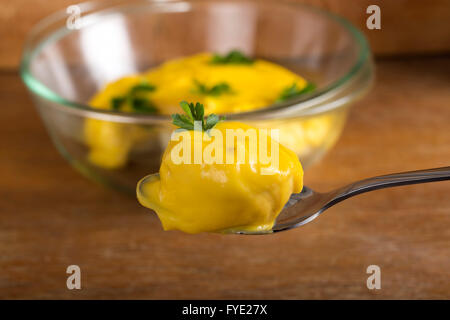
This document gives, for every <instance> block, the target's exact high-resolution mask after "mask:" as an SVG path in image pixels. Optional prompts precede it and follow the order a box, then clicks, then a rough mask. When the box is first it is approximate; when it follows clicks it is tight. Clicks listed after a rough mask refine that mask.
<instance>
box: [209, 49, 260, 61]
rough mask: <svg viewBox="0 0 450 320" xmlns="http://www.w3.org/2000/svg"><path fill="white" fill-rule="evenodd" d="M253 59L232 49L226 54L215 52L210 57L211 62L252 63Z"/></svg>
mask: <svg viewBox="0 0 450 320" xmlns="http://www.w3.org/2000/svg"><path fill="white" fill-rule="evenodd" d="M253 62H254V60H253V59H252V58H249V57H247V56H246V55H244V54H243V53H242V52H240V51H238V50H232V51H230V52H229V53H228V54H226V55H220V54H215V55H214V56H213V57H212V59H211V63H212V64H252V63H253Z"/></svg>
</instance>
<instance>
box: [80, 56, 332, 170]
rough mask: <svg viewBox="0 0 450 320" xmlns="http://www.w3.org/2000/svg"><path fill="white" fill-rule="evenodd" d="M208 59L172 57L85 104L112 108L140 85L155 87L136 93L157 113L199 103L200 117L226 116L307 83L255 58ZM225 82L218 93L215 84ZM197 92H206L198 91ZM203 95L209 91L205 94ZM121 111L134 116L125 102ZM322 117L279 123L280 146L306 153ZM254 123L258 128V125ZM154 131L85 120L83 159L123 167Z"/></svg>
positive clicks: (321, 128) (321, 134)
mask: <svg viewBox="0 0 450 320" xmlns="http://www.w3.org/2000/svg"><path fill="white" fill-rule="evenodd" d="M212 57H213V55H212V54H209V53H201V54H197V55H193V56H189V57H184V58H180V59H174V60H171V61H168V62H166V63H163V64H162V65H160V66H158V67H156V68H154V69H151V70H149V71H148V72H145V73H143V74H138V75H131V76H127V77H124V78H122V79H119V80H117V81H115V82H112V83H109V84H107V85H106V87H105V88H104V89H102V90H101V91H100V92H98V93H97V94H96V95H95V96H94V97H93V98H92V100H91V101H90V105H91V106H92V107H94V108H99V109H112V108H113V105H112V103H111V101H112V100H113V99H115V98H117V97H122V96H125V95H127V93H129V92H130V90H132V88H133V87H134V86H136V85H139V84H140V83H147V84H151V85H152V86H154V90H152V91H148V92H141V93H140V95H139V96H140V97H141V98H145V99H147V100H148V101H150V102H151V104H152V105H153V106H154V107H155V108H156V112H157V113H159V114H165V115H169V114H172V113H175V112H177V111H178V103H179V102H180V101H182V100H187V101H198V102H200V103H202V104H203V105H204V108H205V114H206V115H207V114H211V113H216V114H226V113H235V112H243V111H250V110H255V109H259V108H263V107H266V106H268V105H271V104H273V103H274V102H276V101H277V99H278V98H279V97H280V93H281V92H282V91H283V90H284V89H286V88H287V87H289V86H292V85H295V86H296V87H297V88H298V89H299V90H301V89H302V88H304V87H305V86H306V85H307V81H305V79H303V78H302V77H300V76H298V75H296V74H294V73H293V72H291V71H289V70H287V69H286V68H284V67H281V66H279V65H277V64H274V63H271V62H268V61H264V60H260V59H256V60H254V62H253V63H251V64H213V63H211V60H212ZM224 84H226V88H225V89H226V90H222V91H220V94H217V92H216V93H215V92H214V90H213V89H214V87H215V86H223V85H224ZM202 88H203V89H205V88H206V91H207V93H206V94H205V90H203V91H202ZM208 91H211V92H209V93H208ZM120 110H121V111H124V112H134V111H135V110H133V108H132V106H131V105H130V104H129V102H128V101H124V102H123V104H122V106H121V109H120ZM331 120H332V119H330V117H328V116H327V115H324V116H321V117H318V118H317V117H316V118H311V120H302V121H301V122H299V121H290V122H285V123H281V124H280V125H279V126H278V128H279V129H280V131H281V134H280V142H281V143H283V144H285V145H286V146H287V147H289V148H291V149H293V150H294V151H295V152H296V153H297V154H302V153H305V152H308V150H309V149H310V148H312V147H315V146H318V145H320V144H321V143H322V142H323V141H324V139H325V136H326V133H327V132H328V131H329V129H330V126H331V122H332V121H331ZM255 125H257V126H259V124H258V123H255ZM157 134H158V133H157V132H151V130H149V129H148V128H144V127H142V126H138V125H130V124H120V123H112V122H108V121H102V120H95V119H88V120H87V121H86V123H85V126H84V140H85V141H86V144H87V145H88V148H89V153H88V160H89V161H90V162H91V163H92V164H94V165H96V166H98V167H102V168H105V169H117V168H121V167H123V166H125V165H126V164H127V161H128V157H129V153H130V152H131V151H132V149H133V148H135V147H136V146H137V145H139V144H140V143H142V142H145V141H146V140H149V139H152V138H157V137H152V135H157Z"/></svg>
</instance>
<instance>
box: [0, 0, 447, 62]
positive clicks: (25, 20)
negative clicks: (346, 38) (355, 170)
mask: <svg viewBox="0 0 450 320" xmlns="http://www.w3.org/2000/svg"><path fill="white" fill-rule="evenodd" d="M100 1H102V0H100ZM294 1H298V2H304V3H309V4H313V5H316V6H318V7H321V8H325V9H328V10H329V11H332V12H335V13H337V14H340V15H342V16H344V17H346V18H348V19H349V20H350V21H351V22H352V23H353V24H354V25H355V26H357V27H358V28H360V29H361V30H362V31H363V32H364V33H365V35H366V36H367V38H368V40H369V42H370V44H371V47H372V49H373V50H374V52H375V53H376V54H378V55H398V54H432V53H442V52H449V51H450V2H449V1H448V0H429V1H422V0H396V1H388V0H358V1H348V0H294ZM77 2H79V1H73V0H55V1H46V0H33V1H31V0H14V1H7V0H0V4H1V6H0V39H1V41H0V69H2V68H3V69H5V68H9V69H13V68H16V67H17V66H18V64H19V60H20V55H21V51H22V48H23V45H24V42H25V38H26V36H27V34H28V33H29V32H30V30H31V28H32V27H33V25H34V24H36V23H37V22H38V21H39V20H41V19H43V18H44V17H46V16H47V15H49V14H51V13H53V12H55V11H57V10H65V8H67V6H69V5H71V4H74V3H77ZM371 4H376V5H378V6H380V8H381V21H382V22H381V25H382V27H381V30H368V29H367V28H366V19H367V17H368V14H366V8H367V7H368V6H369V5H371Z"/></svg>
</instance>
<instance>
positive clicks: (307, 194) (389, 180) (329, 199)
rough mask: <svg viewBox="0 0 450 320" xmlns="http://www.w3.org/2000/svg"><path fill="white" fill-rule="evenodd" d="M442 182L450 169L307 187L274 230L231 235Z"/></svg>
mask: <svg viewBox="0 0 450 320" xmlns="http://www.w3.org/2000/svg"><path fill="white" fill-rule="evenodd" d="M158 178H159V174H152V175H149V176H147V177H144V178H143V179H142V180H141V181H139V183H138V187H137V192H138V196H139V195H141V196H144V194H143V190H142V187H143V186H144V185H145V183H148V182H150V181H152V180H154V179H158ZM443 180H450V167H442V168H436V169H427V170H419V171H410V172H402V173H394V174H388V175H385V176H379V177H374V178H369V179H364V180H361V181H357V182H354V183H351V184H349V185H346V186H344V187H342V188H339V189H336V190H333V191H330V192H327V193H319V192H315V191H314V190H312V189H310V188H308V187H307V186H304V187H303V190H302V192H300V193H294V194H292V195H291V197H290V199H289V200H288V202H287V203H286V205H285V206H284V209H283V210H282V211H281V213H280V215H279V216H278V218H277V220H276V222H275V225H274V226H273V228H272V230H268V231H257V232H251V231H233V232H232V233H235V234H246V235H257V234H270V233H274V232H280V231H286V230H289V229H293V228H297V227H300V226H302V225H305V224H307V223H309V222H311V221H312V220H314V219H315V218H317V217H318V216H319V215H320V214H321V213H322V212H324V211H325V210H327V209H328V208H330V207H332V206H334V205H335V204H337V203H339V202H341V201H343V200H345V199H347V198H350V197H353V196H356V195H358V194H361V193H365V192H369V191H373V190H378V189H383V188H389V187H396V186H403V185H408V184H417V183H426V182H434V181H443Z"/></svg>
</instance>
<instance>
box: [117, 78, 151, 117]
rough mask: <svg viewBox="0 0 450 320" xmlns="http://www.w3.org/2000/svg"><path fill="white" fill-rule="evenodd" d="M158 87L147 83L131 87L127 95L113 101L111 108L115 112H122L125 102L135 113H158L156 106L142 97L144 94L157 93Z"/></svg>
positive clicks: (143, 82)
mask: <svg viewBox="0 0 450 320" xmlns="http://www.w3.org/2000/svg"><path fill="white" fill-rule="evenodd" d="M155 90H156V87H155V86H154V85H152V84H150V83H148V82H147V81H142V82H141V83H139V84H137V85H135V86H133V87H131V89H130V90H129V91H128V93H127V94H125V95H124V96H117V97H113V98H112V99H111V102H110V103H111V108H112V109H113V110H117V111H118V110H120V109H121V108H122V107H123V105H124V104H125V102H127V103H128V104H129V105H130V107H131V108H132V109H133V111H135V112H141V113H156V112H157V111H158V110H157V108H156V107H155V105H154V104H153V103H152V102H151V101H150V100H149V99H148V98H146V97H142V96H141V97H140V96H139V95H142V93H147V92H152V91H155Z"/></svg>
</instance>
